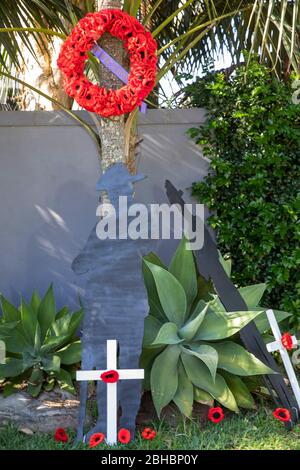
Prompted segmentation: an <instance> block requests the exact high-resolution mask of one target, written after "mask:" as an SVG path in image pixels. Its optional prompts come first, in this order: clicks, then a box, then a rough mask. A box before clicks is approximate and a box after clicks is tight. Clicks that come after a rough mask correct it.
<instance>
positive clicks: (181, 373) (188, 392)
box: [173, 359, 194, 417]
mask: <svg viewBox="0 0 300 470" xmlns="http://www.w3.org/2000/svg"><path fill="white" fill-rule="evenodd" d="M173 401H174V403H175V404H176V406H177V407H178V408H179V410H180V411H181V413H182V414H183V415H184V416H187V417H190V416H191V414H192V411H193V401H194V387H193V384H192V383H191V381H190V380H189V378H188V376H187V374H186V371H185V369H184V367H183V364H182V361H181V360H180V359H179V361H178V387H177V391H176V393H175V395H174V397H173Z"/></svg>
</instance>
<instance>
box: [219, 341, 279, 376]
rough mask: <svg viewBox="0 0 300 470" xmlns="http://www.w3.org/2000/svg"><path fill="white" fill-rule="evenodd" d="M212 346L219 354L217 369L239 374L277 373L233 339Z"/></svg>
mask: <svg viewBox="0 0 300 470" xmlns="http://www.w3.org/2000/svg"><path fill="white" fill-rule="evenodd" d="M214 348H215V349H216V351H217V352H218V355H219V362H218V368H219V369H224V370H226V371H227V372H231V373H232V374H235V375H241V376H247V375H260V374H276V373H277V372H275V371H273V370H272V369H270V367H268V366H266V365H265V364H263V362H261V361H260V360H259V359H257V358H256V357H255V356H254V354H251V353H249V352H248V351H246V349H244V348H243V347H242V346H240V345H239V344H236V343H234V342H233V341H225V342H222V343H215V344H214Z"/></svg>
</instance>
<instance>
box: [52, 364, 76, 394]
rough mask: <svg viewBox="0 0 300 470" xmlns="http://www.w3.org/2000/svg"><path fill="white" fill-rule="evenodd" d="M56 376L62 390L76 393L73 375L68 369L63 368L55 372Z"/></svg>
mask: <svg viewBox="0 0 300 470" xmlns="http://www.w3.org/2000/svg"><path fill="white" fill-rule="evenodd" d="M55 377H56V378H57V381H58V383H59V386H60V388H61V389H62V390H65V391H66V392H69V393H72V394H75V393H76V391H75V388H74V385H73V380H72V376H71V374H70V373H69V372H68V371H66V370H65V369H62V368H61V369H60V371H59V372H58V373H56V374H55Z"/></svg>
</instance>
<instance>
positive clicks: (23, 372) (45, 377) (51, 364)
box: [0, 286, 83, 397]
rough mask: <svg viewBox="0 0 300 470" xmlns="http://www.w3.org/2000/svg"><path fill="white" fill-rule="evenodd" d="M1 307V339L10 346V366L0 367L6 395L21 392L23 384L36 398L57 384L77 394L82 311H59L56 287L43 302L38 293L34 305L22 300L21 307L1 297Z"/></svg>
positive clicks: (7, 358)
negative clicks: (55, 294) (75, 380)
mask: <svg viewBox="0 0 300 470" xmlns="http://www.w3.org/2000/svg"><path fill="white" fill-rule="evenodd" d="M1 308H2V317H1V321H0V339H2V340H3V341H4V342H5V347H6V363H5V364H0V381H1V382H2V388H3V390H4V394H5V395H8V394H10V393H13V392H16V391H18V390H19V389H20V385H23V384H25V385H26V390H27V392H28V393H29V394H30V395H32V396H33V397H36V396H37V395H38V394H39V393H40V392H41V390H42V389H44V390H46V391H49V390H51V389H53V388H54V386H55V384H58V385H59V386H60V387H61V388H62V389H64V390H67V391H69V392H71V393H74V392H75V389H74V385H73V379H74V378H75V370H76V364H78V362H79V361H80V360H81V344H80V341H79V339H78V337H77V330H78V327H79V325H80V323H81V320H82V317H83V311H82V309H80V310H79V311H78V312H75V313H69V311H68V308H67V307H64V308H62V309H61V310H60V311H59V312H56V307H55V299H54V294H53V289H52V286H50V288H49V289H48V291H47V292H46V294H45V296H44V297H43V298H42V299H40V297H39V295H38V293H37V292H36V291H34V292H33V295H32V298H31V302H30V304H26V302H25V301H24V300H23V299H21V306H20V307H19V308H16V307H15V306H14V305H12V304H11V303H10V302H9V301H8V300H7V299H6V298H5V297H4V296H1Z"/></svg>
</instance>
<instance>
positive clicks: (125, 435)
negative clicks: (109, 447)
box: [118, 428, 131, 444]
mask: <svg viewBox="0 0 300 470" xmlns="http://www.w3.org/2000/svg"><path fill="white" fill-rule="evenodd" d="M118 439H119V441H120V442H121V444H128V442H130V439H131V436H130V432H129V431H128V429H125V428H122V429H120V431H119V432H118Z"/></svg>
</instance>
